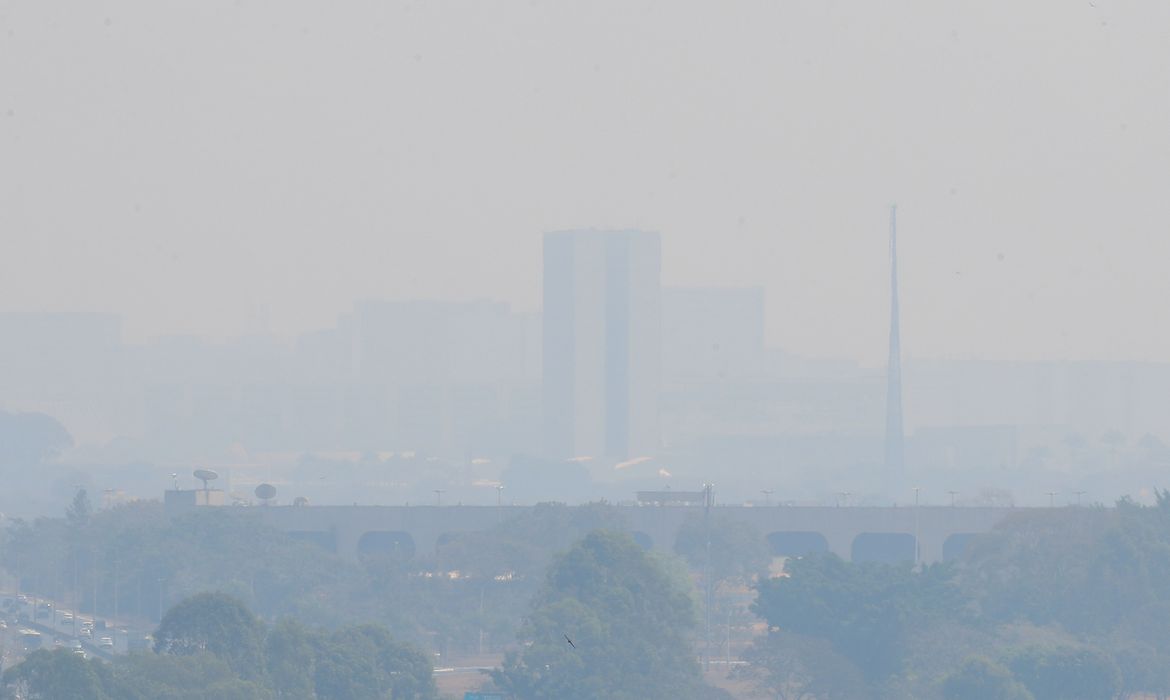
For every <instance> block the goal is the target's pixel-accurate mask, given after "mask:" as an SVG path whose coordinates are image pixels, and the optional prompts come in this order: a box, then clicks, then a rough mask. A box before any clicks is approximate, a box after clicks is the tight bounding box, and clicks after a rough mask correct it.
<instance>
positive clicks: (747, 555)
mask: <svg viewBox="0 0 1170 700" xmlns="http://www.w3.org/2000/svg"><path fill="white" fill-rule="evenodd" d="M710 535H711V548H710V552H711V570H712V578H713V580H715V581H722V580H727V579H734V578H738V579H745V580H746V579H750V578H751V577H752V576H754V575H756V574H759V573H760V572H761V571H764V570H766V569H767V567H768V562H769V556H768V546H767V543H766V542H765V541H764V538H763V536H762V535H760V533H759V531H758V530H756V529H755V528H754V527H753V526H752V525H751V524H750V523H745V522H743V521H740V520H734V519H732V518H729V517H727V516H725V515H721V514H720V515H713V516H712V517H711V523H710ZM674 551H675V553H676V554H678V555H679V556H681V557H682V558H684V559H686V561H687V563H688V564H690V565H691V566H692V567H693V568H695V569H701V568H703V567H704V566H705V565H706V559H707V525H706V523H705V522H704V517H703V516H702V515H700V514H697V513H696V514H692V515H691V516H689V517H688V518H687V519H686V520H684V521H683V524H682V525H681V526H679V529H678V534H677V535H676V537H675V540H674Z"/></svg>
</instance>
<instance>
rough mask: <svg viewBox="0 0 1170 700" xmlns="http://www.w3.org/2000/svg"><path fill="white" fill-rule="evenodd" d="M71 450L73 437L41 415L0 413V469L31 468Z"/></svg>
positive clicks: (55, 422) (60, 426) (56, 423)
mask: <svg viewBox="0 0 1170 700" xmlns="http://www.w3.org/2000/svg"><path fill="white" fill-rule="evenodd" d="M72 446H73V437H72V436H70V435H69V431H68V430H66V429H65V427H64V426H63V425H61V424H60V423H59V422H58V421H57V420H56V419H55V418H53V417H51V416H47V415H45V414H43V413H8V412H6V411H0V467H32V466H35V465H38V464H44V463H45V462H48V461H49V460H52V459H53V458H55V457H56V456H57V455H58V454H60V453H61V451H62V450H64V449H66V448H69V447H72Z"/></svg>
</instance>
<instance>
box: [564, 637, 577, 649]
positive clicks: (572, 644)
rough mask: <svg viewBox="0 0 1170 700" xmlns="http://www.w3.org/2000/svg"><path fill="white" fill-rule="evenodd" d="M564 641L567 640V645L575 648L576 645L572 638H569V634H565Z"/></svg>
mask: <svg viewBox="0 0 1170 700" xmlns="http://www.w3.org/2000/svg"><path fill="white" fill-rule="evenodd" d="M565 641H566V642H568V643H569V646H571V647H573V648H574V649H576V648H577V645H576V644H574V643H573V640H572V639H569V635H567V634H566V635H565Z"/></svg>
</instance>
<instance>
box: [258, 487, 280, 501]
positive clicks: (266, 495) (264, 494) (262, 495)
mask: <svg viewBox="0 0 1170 700" xmlns="http://www.w3.org/2000/svg"><path fill="white" fill-rule="evenodd" d="M253 493H255V494H256V498H259V499H260V500H262V501H270V500H272V499H273V498H276V487H275V486H273V485H272V484H260V485H259V486H257V487H256V490H255V491H253Z"/></svg>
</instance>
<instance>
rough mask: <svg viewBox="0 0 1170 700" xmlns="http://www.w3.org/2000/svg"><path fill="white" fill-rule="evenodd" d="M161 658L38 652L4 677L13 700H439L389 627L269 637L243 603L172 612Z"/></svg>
mask: <svg viewBox="0 0 1170 700" xmlns="http://www.w3.org/2000/svg"><path fill="white" fill-rule="evenodd" d="M155 638H156V640H157V642H156V646H157V648H158V652H159V653H135V654H130V655H128V656H118V657H116V658H115V659H114V662H113V663H112V664H106V663H104V662H101V661H97V660H86V659H84V658H81V657H80V656H75V655H74V654H72V653H70V652H68V651H56V652H47V651H38V652H34V653H33V654H30V655H29V657H28V659H27V660H25V661H24V662H23V663H21V664H19V665H17V666H15V667H13V668H11V669H9V670H8V671H7V672H5V674H4V676H3V687H2V688H0V691H2V694H0V698H11V699H12V700H18V699H20V700H33V699H40V698H43V699H45V700H75V699H76V700H270V699H274V698H282V699H284V700H288V699H292V700H351V699H353V698H394V699H395V700H433V698H435V697H436V695H437V692H436V689H435V684H434V680H433V678H432V670H433V669H432V667H431V663H430V659H429V658H428V657H427V655H426V654H424V653H423V652H421V651H419V650H417V649H415V648H413V647H411V646H409V645H406V644H403V643H401V642H398V641H396V640H395V639H393V638H392V637H391V636H390V633H389V632H387V631H386V630H385V629H384V628H381V627H376V626H371V625H362V626H358V627H349V628H343V629H339V630H336V631H334V632H332V633H329V632H325V631H323V630H319V629H309V628H306V627H304V626H302V625H300V624H299V623H296V622H292V621H288V620H284V621H280V622H278V623H277V624H276V625H275V626H274V627H273V628H272V629H271V630H270V631H267V632H266V631H265V630H264V628H263V626H262V625H260V623H259V622H258V621H257V620H256V619H255V618H254V617H253V616H252V614H251V613H250V612H249V611H248V610H247V609H246V608H244V607H243V606H242V604H240V603H239V602H238V601H235V600H232V599H230V598H227V597H226V596H223V595H221V594H205V595H199V596H196V597H194V598H192V599H190V600H187V601H184V602H182V603H180V604H179V605H177V606H175V607H174V608H173V609H172V610H170V611H168V613H167V615H166V616H165V618H164V620H163V623H162V624H161V625H160V626H159V631H158V632H156V634H155Z"/></svg>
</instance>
